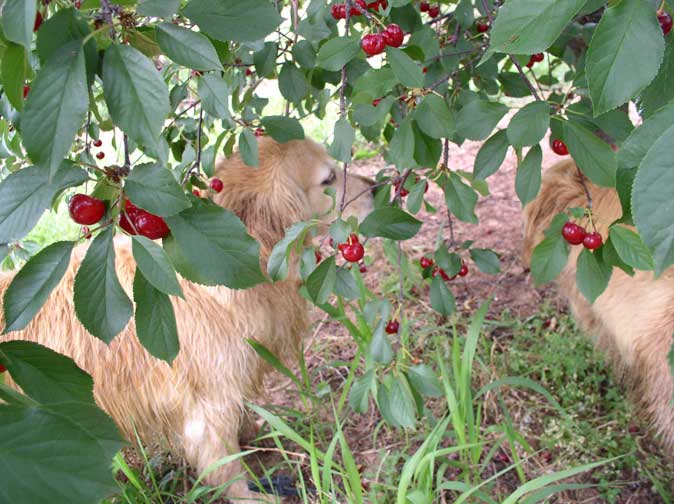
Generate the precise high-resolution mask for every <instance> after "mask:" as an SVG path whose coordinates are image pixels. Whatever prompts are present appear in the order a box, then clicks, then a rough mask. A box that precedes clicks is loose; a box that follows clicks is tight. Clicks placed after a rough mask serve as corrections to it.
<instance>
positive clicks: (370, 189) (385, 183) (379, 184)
mask: <svg viewBox="0 0 674 504" xmlns="http://www.w3.org/2000/svg"><path fill="white" fill-rule="evenodd" d="M388 183H389V181H388V180H384V181H383V182H378V183H377V184H374V185H371V186H368V187H366V188H365V189H363V190H362V191H360V192H359V193H358V194H356V195H355V196H354V197H353V198H351V199H350V200H349V201H347V202H346V203H344V208H346V207H348V206H349V205H350V204H351V203H353V202H354V201H356V200H357V199H358V198H360V197H361V196H362V195H363V194H365V193H368V192H370V191H373V190H375V189H376V188H378V187H382V186H385V185H387V184H388Z"/></svg>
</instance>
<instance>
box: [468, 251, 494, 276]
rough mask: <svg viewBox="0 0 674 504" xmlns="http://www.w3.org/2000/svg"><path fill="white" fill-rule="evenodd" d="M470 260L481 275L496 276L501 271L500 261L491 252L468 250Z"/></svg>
mask: <svg viewBox="0 0 674 504" xmlns="http://www.w3.org/2000/svg"><path fill="white" fill-rule="evenodd" d="M470 258H471V259H472V260H473V262H474V263H475V264H476V266H477V267H478V269H479V270H480V271H481V272H482V273H487V274H488V275H496V274H497V273H499V272H500V271H501V261H500V260H499V258H498V256H497V255H496V253H495V252H494V251H493V250H489V249H479V248H474V249H470Z"/></svg>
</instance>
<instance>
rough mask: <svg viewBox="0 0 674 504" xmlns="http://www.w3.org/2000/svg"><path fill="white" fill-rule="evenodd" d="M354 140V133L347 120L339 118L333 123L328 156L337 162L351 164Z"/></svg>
mask: <svg viewBox="0 0 674 504" xmlns="http://www.w3.org/2000/svg"><path fill="white" fill-rule="evenodd" d="M355 140H356V131H355V130H354V129H353V127H352V126H351V123H349V120H348V119H345V118H341V119H338V120H337V122H336V123H335V132H334V139H333V141H332V144H330V147H329V148H328V154H330V156H332V157H333V158H335V159H336V160H337V161H342V162H344V163H349V162H351V147H353V142H354V141H355Z"/></svg>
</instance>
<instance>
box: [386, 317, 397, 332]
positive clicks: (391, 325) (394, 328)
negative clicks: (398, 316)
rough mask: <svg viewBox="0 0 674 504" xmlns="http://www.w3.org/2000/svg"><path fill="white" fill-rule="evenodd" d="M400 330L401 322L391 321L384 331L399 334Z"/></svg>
mask: <svg viewBox="0 0 674 504" xmlns="http://www.w3.org/2000/svg"><path fill="white" fill-rule="evenodd" d="M398 329H400V322H398V321H397V320H395V319H394V320H389V322H388V324H386V328H385V329H384V330H385V331H386V332H387V333H388V334H398Z"/></svg>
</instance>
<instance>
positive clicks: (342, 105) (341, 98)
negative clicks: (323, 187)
mask: <svg viewBox="0 0 674 504" xmlns="http://www.w3.org/2000/svg"><path fill="white" fill-rule="evenodd" d="M358 7H360V6H358ZM345 24H346V26H345V31H344V34H345V36H347V37H348V36H349V27H350V26H351V0H346V22H345ZM341 81H342V85H341V86H340V88H339V117H340V118H341V119H346V96H345V92H346V65H344V66H343V67H342V79H341ZM343 170H344V180H343V181H342V200H341V201H340V202H339V215H340V217H341V215H342V212H344V207H345V206H346V205H345V203H346V190H347V179H348V178H349V163H347V162H346V161H345V162H344V168H343Z"/></svg>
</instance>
